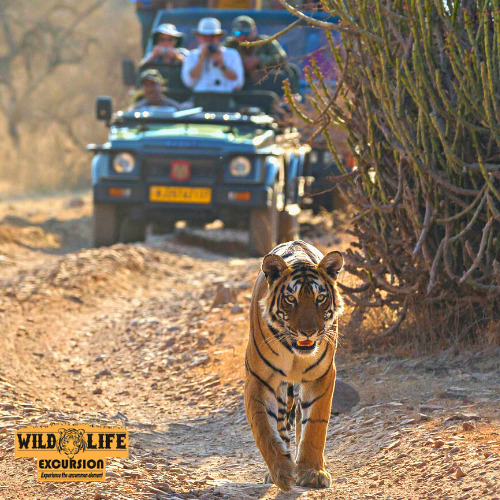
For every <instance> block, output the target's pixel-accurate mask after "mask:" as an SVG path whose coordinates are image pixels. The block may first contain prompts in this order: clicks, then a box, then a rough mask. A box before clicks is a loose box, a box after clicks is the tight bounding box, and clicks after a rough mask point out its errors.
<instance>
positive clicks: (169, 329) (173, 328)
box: [167, 326, 181, 333]
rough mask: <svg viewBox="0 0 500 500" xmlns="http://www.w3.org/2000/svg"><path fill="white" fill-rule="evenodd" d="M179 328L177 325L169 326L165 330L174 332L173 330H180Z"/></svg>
mask: <svg viewBox="0 0 500 500" xmlns="http://www.w3.org/2000/svg"><path fill="white" fill-rule="evenodd" d="M180 331H181V329H180V327H179V326H171V327H170V328H167V332H169V333H175V332H180Z"/></svg>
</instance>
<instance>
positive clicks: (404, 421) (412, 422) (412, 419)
mask: <svg viewBox="0 0 500 500" xmlns="http://www.w3.org/2000/svg"><path fill="white" fill-rule="evenodd" d="M416 422H417V421H416V420H415V419H414V418H407V419H405V420H402V421H401V422H400V424H401V425H411V424H415V423H416Z"/></svg>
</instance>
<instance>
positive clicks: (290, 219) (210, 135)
mask: <svg viewBox="0 0 500 500" xmlns="http://www.w3.org/2000/svg"><path fill="white" fill-rule="evenodd" d="M167 95H170V94H169V93H168V92H167ZM173 97H174V98H175V97H177V96H175V95H174V96H173ZM277 100H278V99H277V96H276V95H275V94H273V93H272V92H269V91H250V92H236V93H232V94H220V93H219V94H215V95H214V94H211V93H209V94H196V96H195V97H194V106H195V107H194V108H193V109H187V110H183V111H176V112H175V111H174V112H172V111H169V108H163V109H162V108H161V107H157V108H154V107H150V108H147V109H139V110H132V111H119V112H117V113H115V114H113V112H112V102H111V99H110V98H109V97H100V98H98V99H97V118H98V119H99V120H104V121H105V122H106V123H107V125H108V126H109V139H108V141H107V142H106V143H105V144H103V145H100V146H99V145H95V144H91V145H89V146H88V149H89V150H91V151H92V152H93V153H94V157H93V160H92V183H93V194H94V216H93V231H94V245H95V246H108V245H113V244H114V243H117V242H120V241H121V242H125V243H126V242H133V241H141V240H144V238H145V231H146V226H147V225H148V224H150V223H155V227H159V228H160V229H162V230H163V231H165V232H167V231H169V230H172V229H173V228H174V225H175V223H176V221H179V220H183V221H186V222H187V224H188V225H195V226H201V225H203V224H205V223H208V222H211V221H214V220H216V219H219V220H222V221H223V222H224V224H225V226H227V227H233V228H235V227H236V228H245V229H248V231H249V251H250V254H252V255H264V254H266V253H268V252H269V251H270V250H271V249H272V248H273V247H274V246H275V245H276V244H277V243H279V242H281V241H289V240H293V239H297V237H298V220H297V217H298V214H299V212H300V201H301V197H302V195H303V192H304V177H303V167H304V160H305V156H306V154H307V152H308V151H309V149H310V148H308V147H307V146H304V145H302V144H300V142H299V134H298V133H297V131H296V130H295V129H293V128H283V127H279V126H278V124H277V123H276V121H275V119H274V118H273V117H272V116H271V110H272V109H273V107H274V106H275V104H276V101H277ZM214 109H215V110H214ZM221 110H222V111H221Z"/></svg>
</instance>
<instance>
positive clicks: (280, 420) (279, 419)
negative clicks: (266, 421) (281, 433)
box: [276, 417, 285, 422]
mask: <svg viewBox="0 0 500 500" xmlns="http://www.w3.org/2000/svg"><path fill="white" fill-rule="evenodd" d="M276 420H277V421H278V422H284V421H285V417H279V418H277V419H276Z"/></svg>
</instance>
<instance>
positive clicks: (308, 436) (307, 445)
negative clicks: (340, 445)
mask: <svg viewBox="0 0 500 500" xmlns="http://www.w3.org/2000/svg"><path fill="white" fill-rule="evenodd" d="M335 375H336V372H335V367H334V365H333V364H332V365H330V367H329V369H328V371H327V372H326V373H325V374H324V375H323V376H322V377H320V378H319V379H317V380H313V381H311V382H305V383H302V384H301V391H300V392H301V394H300V399H301V402H300V406H301V410H302V436H301V440H300V444H299V452H298V457H297V484H298V485H299V486H309V487H312V488H328V487H329V486H330V483H331V476H330V474H329V473H328V472H327V471H326V470H325V459H324V455H323V452H324V449H325V441H326V431H327V427H328V422H329V420H330V413H331V408H332V397H333V388H334V385H335Z"/></svg>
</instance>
